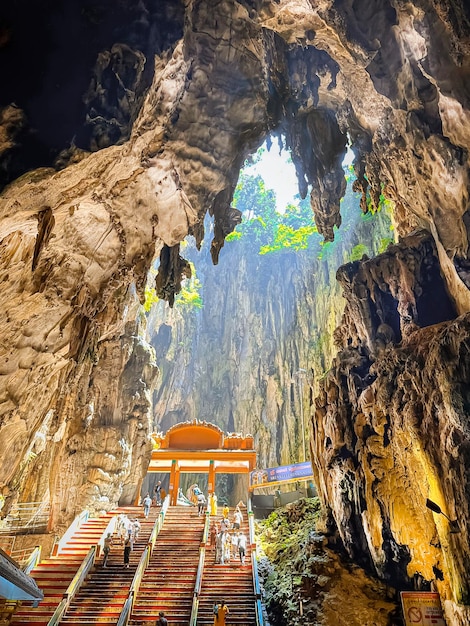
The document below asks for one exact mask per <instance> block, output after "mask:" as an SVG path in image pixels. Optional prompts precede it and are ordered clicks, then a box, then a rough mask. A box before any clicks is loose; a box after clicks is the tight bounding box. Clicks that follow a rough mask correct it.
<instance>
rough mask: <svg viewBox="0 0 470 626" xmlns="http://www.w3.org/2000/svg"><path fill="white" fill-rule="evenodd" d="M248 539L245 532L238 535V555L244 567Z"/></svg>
mask: <svg viewBox="0 0 470 626" xmlns="http://www.w3.org/2000/svg"><path fill="white" fill-rule="evenodd" d="M246 542H247V538H246V535H245V533H244V532H241V533H238V554H239V556H240V561H241V564H242V565H245V556H246Z"/></svg>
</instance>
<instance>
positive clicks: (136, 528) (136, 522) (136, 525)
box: [134, 518, 140, 541]
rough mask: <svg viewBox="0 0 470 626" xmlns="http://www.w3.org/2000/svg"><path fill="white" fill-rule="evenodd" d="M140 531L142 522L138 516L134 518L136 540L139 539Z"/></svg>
mask: <svg viewBox="0 0 470 626" xmlns="http://www.w3.org/2000/svg"><path fill="white" fill-rule="evenodd" d="M139 532H140V522H139V520H138V519H137V518H135V519H134V540H135V541H137V539H138V538H139Z"/></svg>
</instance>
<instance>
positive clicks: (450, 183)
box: [0, 0, 470, 626]
mask: <svg viewBox="0 0 470 626" xmlns="http://www.w3.org/2000/svg"><path fill="white" fill-rule="evenodd" d="M4 5H5V6H2V7H1V8H0V73H1V76H2V89H1V91H0V280H1V284H2V289H1V290H0V300H1V302H0V447H1V449H2V455H1V457H0V505H1V509H0V517H1V519H0V522H1V523H0V527H1V524H2V523H4V521H5V520H6V519H7V518H8V515H9V513H10V512H11V511H13V510H15V507H17V506H18V504H21V503H31V502H35V503H38V502H40V503H42V504H43V505H44V506H45V507H47V511H48V514H47V515H48V533H49V535H53V534H56V535H58V536H60V535H61V533H63V532H64V530H65V529H66V528H67V527H68V526H69V524H70V523H71V521H72V520H73V519H74V518H75V516H76V515H77V514H78V513H80V512H81V511H82V510H83V509H85V508H86V509H88V510H90V511H92V512H95V513H102V512H109V511H112V510H114V508H115V507H117V506H125V505H126V506H127V505H131V504H132V503H134V502H135V501H136V499H137V498H138V497H139V495H140V493H141V486H142V484H144V485H145V486H146V487H148V488H149V489H151V488H153V483H152V480H150V482H149V478H148V477H147V478H146V474H147V468H148V465H149V461H150V457H151V453H152V439H151V436H150V435H151V434H152V433H155V432H157V431H163V432H165V431H167V430H168V429H170V428H172V427H174V426H175V425H177V424H179V423H182V422H186V421H193V420H206V421H208V422H211V423H214V424H216V425H217V427H219V428H220V429H221V430H222V431H224V432H227V433H231V432H232V433H244V434H248V433H249V434H251V435H253V438H254V442H255V449H256V452H257V466H258V467H259V468H268V467H276V466H278V465H287V464H291V463H296V462H298V461H302V460H309V459H310V460H311V463H312V468H313V477H314V483H315V487H316V490H317V493H318V501H317V500H315V501H313V500H312V499H310V498H307V499H301V500H299V501H298V502H297V503H293V504H291V505H289V506H288V507H286V508H285V509H282V510H279V511H278V512H277V517H275V518H274V519H273V520H271V521H270V522H267V523H265V526H263V527H262V528H261V527H260V529H259V537H260V541H261V542H262V545H263V551H264V554H265V558H266V560H265V561H264V565H263V567H264V568H265V572H264V574H263V575H265V579H264V580H265V584H266V589H265V601H266V606H267V607H268V619H270V620H271V623H272V624H273V625H274V624H276V625H277V624H284V623H295V624H305V625H307V624H322V625H325V626H330V625H331V626H333V625H334V624H335V625H336V624H340V623H345V624H346V623H347V624H366V625H370V626H372V625H373V624H377V625H378V624H380V625H382V624H383V625H384V626H385V625H387V624H388V625H392V624H395V625H397V624H407V622H406V621H404V619H405V617H406V616H403V615H402V614H401V611H400V609H399V595H398V592H399V591H400V590H407V591H411V590H424V591H433V592H436V593H437V594H438V596H439V599H440V603H441V606H442V610H443V615H444V617H445V623H446V624H448V625H449V626H465V625H468V624H470V600H469V591H470V577H469V572H470V568H469V566H468V564H469V550H470V546H469V519H470V517H469V516H470V513H469V496H470V482H469V475H470V472H469V464H470V457H469V452H468V451H469V446H470V440H469V417H470V356H469V345H470V327H469V325H470V313H469V311H470V292H469V285H470V280H469V267H470V258H469V242H468V235H469V224H470V221H469V217H468V216H469V147H470V130H469V129H470V107H469V102H470V87H469V86H470V80H469V79H470V76H469V74H470V54H469V52H470V12H469V7H468V3H466V2H464V0H446V1H444V0H417V1H412V2H402V1H401V0H383V1H382V0H376V1H374V2H366V1H364V0H355V1H352V0H344V1H334V0H331V1H330V0H326V1H323V2H314V1H307V0H253V1H249V0H239V1H235V0H234V1H229V0H217V1H214V2H209V1H208V0H185V1H184V2H183V1H182V0H181V1H180V2H170V1H169V0H140V2H137V3H136V2H130V1H128V0H120V1H119V2H117V3H116V2H109V1H108V0H96V1H93V2H91V1H90V2H88V1H85V0H71V1H70V2H66V3H55V2H46V3H41V4H40V5H39V4H34V3H33V5H31V3H28V2H24V0H17V1H15V2H9V3H4ZM276 152H280V153H282V154H287V155H288V159H289V162H288V163H285V172H286V174H285V176H286V181H285V182H284V184H285V185H287V168H288V167H290V168H293V169H294V170H295V176H296V181H297V188H296V190H295V191H294V192H293V199H292V202H291V203H290V204H289V205H288V206H287V207H286V208H285V210H284V211H283V212H279V210H278V209H277V207H276V201H275V197H274V195H273V192H272V191H270V189H269V188H268V186H267V184H266V183H265V182H264V181H263V179H262V177H261V176H260V175H259V170H256V169H253V167H256V165H257V161H259V160H260V159H261V158H262V155H263V153H264V156H266V154H268V155H272V154H273V153H276ZM345 159H346V161H345ZM283 178H284V173H281V174H280V175H279V183H280V184H282V182H283ZM224 480H225V479H224ZM142 481H144V483H143V482H142ZM145 481H147V482H145ZM222 484H223V490H224V494H225V495H227V494H231V497H233V498H234V499H235V500H237V501H238V500H240V499H243V498H244V497H246V485H245V483H243V482H242V481H237V480H236V479H234V478H233V477H229V478H228V479H227V480H225V482H223V483H222V482H221V487H220V488H221V489H222ZM429 501H430V502H432V503H434V506H435V508H434V509H432V508H429V505H428V506H427V502H428V503H429ZM235 503H236V502H235V501H234V502H233V503H232V506H233V505H235ZM436 507H437V508H436ZM286 529H287V530H286ZM456 530H458V532H456ZM294 538H295V541H294ZM44 541H45V543H47V541H46V539H44ZM293 544H295V545H296V546H300V547H301V552H296V551H295V550H294V551H293V552H291V548H292V545H293ZM279 546H284V547H285V546H289V549H287V548H286V549H278V548H279ZM300 554H302V556H299V555H300ZM293 576H294V577H295V581H294V582H293V578H292V577H293ZM299 577H300V578H299ZM299 580H300V582H298V581H299ZM269 581H271V582H269ZM272 581H275V584H274V586H271V587H270V584H271V583H272ZM276 585H277V586H276ZM289 585H290V586H289ZM353 585H356V594H355V596H354V600H353V599H352V598H351V594H352V593H353V592H352V591H351V587H352V586H353ZM295 589H297V591H296V593H298V594H299V598H300V599H299V598H297V596H296V595H295V593H294V591H293V590H295ZM353 595H354V594H353ZM291 596H292V597H294V598H295V602H294V601H293V600H291V599H290V598H291ZM335 598H336V600H335ZM338 598H340V599H342V600H343V603H342V605H340V602H339V601H337V599H338ZM298 602H300V604H298ZM302 602H304V603H305V611H306V613H305V615H304V614H302V615H300V614H299V610H300V609H299V606H301V607H304V604H302ZM302 611H303V609H302ZM341 619H344V620H346V621H343V622H341V621H340V620H341ZM12 623H14V622H12ZM228 623H230V621H228ZM442 623H444V622H443V621H442Z"/></svg>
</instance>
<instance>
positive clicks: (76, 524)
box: [52, 509, 90, 556]
mask: <svg viewBox="0 0 470 626" xmlns="http://www.w3.org/2000/svg"><path fill="white" fill-rule="evenodd" d="M89 517H90V512H89V511H87V510H86V509H85V510H84V511H82V512H81V513H79V514H78V515H77V517H76V518H75V519H74V520H73V522H72V523H71V524H70V526H69V527H68V528H67V530H66V531H65V533H64V534H63V535H62V537H61V538H60V540H59V541H57V542H56V543H54V545H53V547H52V555H53V556H57V554H59V553H60V552H62V550H63V549H64V547H65V545H66V544H67V543H68V541H69V539H71V537H72V535H74V534H75V533H76V531H77V530H78V529H79V528H80V526H81V525H82V524H84V523H85V522H87V521H88V519H89Z"/></svg>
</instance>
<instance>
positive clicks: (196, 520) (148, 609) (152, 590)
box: [129, 505, 205, 626]
mask: <svg viewBox="0 0 470 626" xmlns="http://www.w3.org/2000/svg"><path fill="white" fill-rule="evenodd" d="M204 521H205V516H200V517H199V516H198V514H197V508H196V507H187V506H180V505H178V506H171V507H169V508H168V511H167V513H166V516H165V521H164V524H163V527H162V529H161V531H160V533H159V535H158V537H157V542H156V544H155V548H154V551H153V554H152V556H151V558H150V562H149V565H148V567H147V569H146V571H145V573H144V576H143V579H142V583H141V585H140V588H139V592H138V593H137V597H136V599H135V602H134V609H133V612H132V616H131V621H130V622H129V623H130V624H131V625H133V626H145V625H146V624H148V625H149V626H150V625H151V626H154V625H155V622H156V620H157V619H158V613H159V612H160V611H163V612H164V613H165V616H166V617H167V619H168V622H169V623H170V624H171V626H188V624H189V620H190V616H191V606H192V601H193V591H194V586H195V583H196V575H197V569H198V564H199V549H200V546H201V541H202V537H203V531H204Z"/></svg>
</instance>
